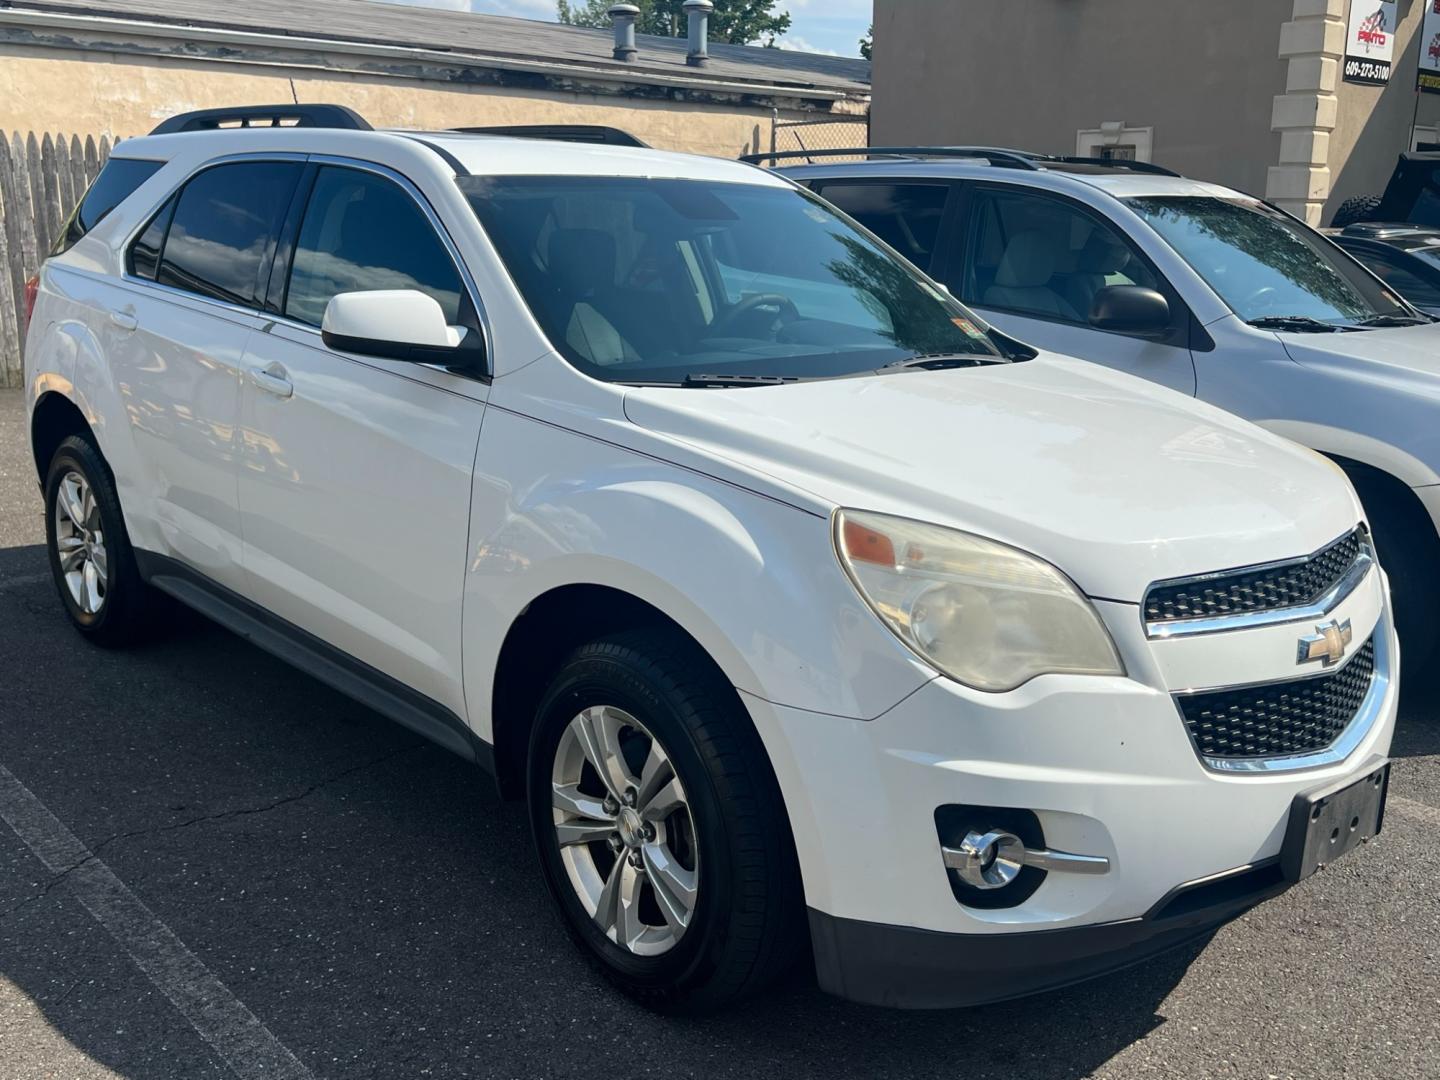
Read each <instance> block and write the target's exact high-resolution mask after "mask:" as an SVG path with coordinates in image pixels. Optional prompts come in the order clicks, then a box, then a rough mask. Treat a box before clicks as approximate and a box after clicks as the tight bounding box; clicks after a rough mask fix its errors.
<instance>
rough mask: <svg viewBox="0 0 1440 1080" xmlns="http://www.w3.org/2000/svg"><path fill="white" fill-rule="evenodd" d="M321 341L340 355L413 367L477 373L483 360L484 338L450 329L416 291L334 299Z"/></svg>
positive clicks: (382, 291) (437, 308)
mask: <svg viewBox="0 0 1440 1080" xmlns="http://www.w3.org/2000/svg"><path fill="white" fill-rule="evenodd" d="M320 336H321V338H322V339H323V340H324V342H325V344H326V345H327V346H328V347H329V348H332V349H335V350H337V351H339V352H351V353H359V354H360V355H362V356H383V357H385V358H386V359H388V360H404V361H406V362H408V363H412V364H443V365H446V366H451V367H478V366H479V364H480V361H481V359H482V358H483V356H484V345H483V344H482V343H481V341H480V335H479V334H477V333H476V332H475V331H473V330H469V329H467V328H465V327H463V326H450V325H447V324H446V322H445V312H444V311H442V310H441V308H440V305H439V304H438V303H437V302H436V301H435V298H434V297H431V296H426V295H425V294H424V293H422V292H420V291H418V290H416V289H379V290H375V291H372V292H348V293H339V294H337V295H335V296H332V297H331V298H330V302H329V303H328V304H326V305H325V318H324V319H323V320H322V321H321V323H320Z"/></svg>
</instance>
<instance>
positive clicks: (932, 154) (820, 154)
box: [740, 146, 1180, 176]
mask: <svg viewBox="0 0 1440 1080" xmlns="http://www.w3.org/2000/svg"><path fill="white" fill-rule="evenodd" d="M833 157H867V158H900V159H908V160H924V159H926V158H946V157H953V158H967V159H970V160H974V161H985V162H988V163H989V164H991V165H995V166H998V167H1000V168H1007V169H1031V170H1039V169H1043V168H1045V166H1046V165H1096V166H1101V167H1104V168H1110V169H1122V170H1125V171H1128V172H1138V173H1150V174H1153V175H1156V176H1179V175H1180V174H1179V173H1177V172H1172V171H1171V170H1170V169H1167V168H1165V167H1164V166H1163V165H1154V164H1152V163H1150V162H1148V161H1125V160H1114V161H1112V160H1111V159H1109V158H1094V157H1061V156H1056V155H1052V154H1032V153H1030V152H1029V151H1026V150H1007V149H1004V148H1001V147H995V146H853V147H849V148H840V149H824V150H777V151H771V152H770V153H763V154H746V155H744V156H743V157H741V159H740V160H741V161H747V162H749V163H750V164H752V165H761V164H763V163H765V162H767V161H794V160H800V159H803V160H805V161H813V160H814V159H815V158H833Z"/></svg>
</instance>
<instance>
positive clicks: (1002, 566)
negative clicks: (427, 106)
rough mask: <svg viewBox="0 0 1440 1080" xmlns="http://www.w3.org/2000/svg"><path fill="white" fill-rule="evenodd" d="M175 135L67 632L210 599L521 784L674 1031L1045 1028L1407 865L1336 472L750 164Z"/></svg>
mask: <svg viewBox="0 0 1440 1080" xmlns="http://www.w3.org/2000/svg"><path fill="white" fill-rule="evenodd" d="M291 115H295V116H296V117H297V118H298V120H299V121H300V125H299V126H290V127H285V126H274V127H264V128H261V127H258V126H255V127H242V128H238V129H222V130H208V131H206V130H194V129H203V128H207V127H209V128H214V127H215V126H216V125H217V124H223V123H224V122H225V121H226V120H227V119H232V118H234V117H240V118H244V119H246V120H249V121H250V122H251V123H256V122H263V121H265V120H266V119H269V120H275V121H280V120H282V119H284V118H285V117H288V116H291ZM162 131H163V132H165V133H162V134H159V135H156V136H154V137H147V138H138V139H134V140H128V141H126V142H125V143H123V144H121V146H120V148H119V150H118V152H117V155H116V156H115V157H114V158H112V160H111V162H110V164H109V165H108V166H107V168H106V170H105V172H104V173H103V174H102V176H101V178H100V179H99V180H98V181H97V182H96V184H95V187H94V189H93V190H92V192H91V193H90V194H89V195H88V196H87V197H86V199H85V202H84V203H83V204H82V206H81V208H80V210H79V212H78V214H77V216H76V219H75V221H74V222H73V223H72V226H71V228H70V229H68V230H67V234H66V238H65V239H64V240H63V241H62V243H61V245H60V247H61V250H59V251H58V252H57V254H55V255H54V256H53V257H52V258H51V259H50V260H49V261H48V262H47V263H46V265H45V268H44V270H43V272H42V274H41V277H40V281H39V283H38V295H37V297H36V301H35V305H34V309H33V315H32V318H31V322H30V328H29V337H28V342H27V349H26V385H27V388H28V401H29V406H30V416H31V423H32V431H33V439H34V451H35V459H36V462H37V465H38V468H39V472H40V477H41V480H42V483H43V486H44V490H45V507H46V510H45V512H46V520H47V525H48V528H49V538H50V557H51V560H52V564H53V566H54V570H55V577H56V581H57V584H58V589H59V593H60V597H61V599H62V601H63V602H64V605H65V607H66V610H67V611H68V612H69V615H70V618H71V620H72V621H73V622H74V624H75V625H76V627H78V628H79V630H80V631H81V632H82V633H83V634H85V635H86V636H87V637H89V638H91V639H92V640H94V641H96V642H98V643H101V644H107V645H108V644H121V643H124V642H127V641H130V640H133V639H134V638H135V637H137V636H138V635H140V634H142V633H144V632H146V631H148V630H149V629H150V628H152V627H153V626H154V625H155V623H156V621H157V620H158V621H160V622H163V613H164V610H165V604H164V601H166V600H167V598H168V599H178V600H180V601H182V602H184V603H186V604H188V605H190V606H192V607H194V608H197V609H199V610H200V611H202V612H204V613H205V614H207V615H209V616H211V617H213V618H214V619H216V620H217V621H219V622H221V623H222V624H224V625H226V626H228V627H230V628H232V629H233V630H235V631H236V632H238V633H239V634H241V635H242V636H244V637H246V638H247V639H249V640H251V641H253V642H254V643H255V644H257V645H259V646H261V647H262V648H265V649H268V650H271V651H273V652H275V653H277V654H279V655H280V656H282V657H284V658H286V659H287V660H290V661H292V662H293V663H295V664H296V665H298V666H299V667H301V668H303V669H304V670H306V671H308V672H311V673H312V674H314V675H315V676H316V677H318V678H320V679H322V680H324V681H326V682H328V683H330V684H331V685H333V686H335V687H337V688H338V689H340V690H342V691H344V692H346V693H348V694H351V695H353V696H354V697H356V698H358V699H359V700H360V701H362V702H364V703H366V704H367V705H370V706H372V707H373V708H375V709H376V710H378V711H379V712H381V713H384V714H386V715H389V716H391V717H393V718H395V719H396V720H398V721H400V722H401V723H404V724H407V725H409V726H410V727H412V728H414V729H415V730H417V731H419V732H421V733H422V734H424V735H426V736H428V737H430V738H432V739H434V740H435V741H436V742H438V743H440V744H441V745H443V746H446V747H448V748H449V749H451V750H453V751H455V752H456V753H458V754H460V755H462V756H464V757H466V758H469V759H472V760H474V761H476V762H478V763H479V764H481V765H483V766H485V767H487V768H489V769H491V770H493V772H494V773H495V774H496V776H497V777H498V779H499V782H500V785H501V788H502V790H503V791H505V792H507V793H513V794H515V795H523V796H524V797H525V798H527V799H528V803H529V811H530V817H531V821H532V823H533V826H534V833H535V840H536V844H537V848H538V850H539V854H540V859H541V864H542V866H543V868H544V874H545V878H546V881H547V882H548V884H549V888H550V890H551V892H552V893H553V895H554V899H555V901H556V903H557V905H558V907H559V909H560V911H561V913H562V914H563V916H564V919H565V921H566V923H567V924H568V926H569V929H570V930H571V932H572V933H573V935H574V936H575V938H576V939H577V940H578V941H579V942H580V943H581V945H582V946H583V947H584V949H585V950H587V951H588V953H589V954H590V955H592V956H593V957H594V958H595V959H596V960H597V961H598V963H599V964H600V966H601V967H602V969H603V970H604V971H605V972H606V973H607V974H608V975H609V976H610V977H611V978H612V979H614V980H615V981H616V982H617V983H619V984H620V985H621V986H622V987H624V988H625V989H626V990H627V991H629V992H630V993H633V994H635V995H637V996H638V997H640V998H642V999H644V1000H646V1001H649V1002H651V1003H652V1004H654V1005H656V1006H658V1007H669V1008H691V1009H698V1008H706V1007H713V1006H715V1005H717V1004H719V1003H722V1002H724V1001H726V1000H729V999H731V998H733V997H735V996H737V995H739V994H742V993H745V992H748V991H752V990H754V989H756V988H758V987H759V986H761V985H763V984H764V983H765V982H766V981H767V980H768V979H770V978H771V977H773V976H774V975H775V974H776V973H778V972H779V971H781V970H783V969H784V967H785V966H786V964H787V963H789V962H790V961H791V960H792V959H793V958H795V957H796V956H798V955H803V954H804V952H805V951H806V949H807V947H813V955H814V958H815V963H816V968H817V971H818V974H819V979H820V982H821V985H822V986H824V987H825V988H826V989H828V990H831V991H834V992H836V993H839V994H843V995H845V996H848V997H851V998H855V999H859V1000H863V1001H869V1002H878V1003H883V1004H890V1005H911V1006H913V1005H954V1004H964V1003H973V1002H979V1001H985V1000H993V999H997V998H1002V997H1006V996H1012V995H1016V994H1023V993H1027V992H1030V991H1033V990H1036V989H1040V988H1043V987H1047V986H1053V985H1057V984H1060V983H1065V982H1071V981H1074V980H1077V979H1081V978H1084V977H1086V976H1089V975H1093V974H1096V973H1098V972H1101V971H1105V970H1109V969H1112V968H1114V967H1117V966H1119V965H1121V964H1124V963H1127V962H1131V961H1133V960H1136V959H1138V958H1141V957H1144V956H1147V955H1149V954H1151V953H1153V952H1155V951H1157V950H1159V949H1162V948H1165V947H1167V946H1169V945H1172V944H1174V943H1176V942H1179V941H1183V940H1187V939H1189V938H1192V937H1195V936H1197V935H1199V934H1202V933H1204V932H1206V931H1207V930H1209V929H1210V928H1212V927H1214V926H1216V925H1218V924H1219V923H1221V922H1223V921H1225V920H1227V919H1229V918H1231V917H1233V916H1234V915H1236V914H1238V913H1239V912H1241V911H1243V910H1245V909H1246V908H1248V907H1250V906H1251V905H1253V904H1255V903H1257V902H1258V901H1260V900H1261V899H1263V898H1265V897H1267V896H1270V895H1273V894H1275V893H1277V892H1279V891H1280V890H1282V889H1283V888H1285V887H1286V886H1287V885H1288V884H1290V883H1293V882H1295V881H1298V880H1300V879H1301V878H1303V877H1304V876H1305V875H1307V874H1309V873H1311V872H1313V871H1314V870H1315V869H1316V868H1317V866H1319V865H1322V864H1324V863H1326V862H1328V861H1330V860H1331V859H1333V858H1335V857H1337V856H1339V855H1340V854H1343V853H1344V852H1346V851H1348V850H1349V849H1351V848H1352V847H1354V846H1356V845H1357V844H1358V843H1359V842H1360V841H1361V840H1362V839H1365V838H1367V837H1369V836H1371V835H1373V834H1374V833H1375V832H1376V831H1377V830H1378V828H1379V824H1380V817H1381V809H1382V806H1383V801H1384V795H1385V785H1386V778H1387V776H1388V767H1387V765H1386V754H1387V753H1388V750H1389V746H1390V739H1391V734H1392V731H1393V727H1394V717H1395V697H1396V691H1397V684H1396V681H1395V666H1396V662H1397V651H1396V642H1395V638H1394V635H1393V630H1392V626H1391V620H1390V617H1389V615H1388V600H1387V587H1386V582H1385V579H1384V577H1383V575H1382V573H1381V571H1380V569H1379V568H1378V566H1377V565H1376V563H1375V561H1374V559H1373V556H1372V554H1371V550H1370V542H1369V538H1368V534H1367V531H1366V525H1365V522H1364V519H1363V515H1362V512H1361V508H1360V506H1359V503H1358V502H1357V501H1356V499H1355V496H1354V493H1353V491H1352V489H1351V487H1350V485H1349V484H1347V483H1346V481H1345V479H1344V477H1343V475H1342V474H1341V473H1340V471H1339V470H1337V469H1336V468H1335V467H1334V466H1333V465H1332V464H1330V463H1329V462H1327V461H1325V460H1324V459H1322V458H1320V457H1319V456H1317V455H1315V454H1313V453H1312V452H1310V451H1309V450H1305V449H1303V448H1301V447H1299V446H1296V445H1295V444H1293V443H1290V442H1288V441H1285V440H1282V439H1280V438H1278V437H1276V436H1273V435H1270V434H1267V433H1265V432H1263V431H1260V430H1259V429H1257V428H1254V427H1251V426H1250V425H1249V424H1247V423H1245V422H1244V421H1242V420H1238V419H1236V418H1235V417H1233V416H1230V415H1228V414H1226V413H1223V412H1220V411H1219V410H1217V409H1213V408H1211V407H1209V406H1205V405H1200V404H1196V403H1194V402H1192V401H1190V400H1189V399H1188V398H1186V397H1185V396H1182V395H1180V394H1176V393H1173V392H1171V391H1168V390H1165V389H1162V388H1159V387H1155V386H1152V385H1150V384H1148V383H1145V382H1143V381H1141V380H1137V379H1133V378H1130V377H1129V376H1126V375H1122V374H1118V373H1115V372H1110V371H1106V370H1104V369H1102V368H1098V367H1095V366H1093V365H1090V364H1084V363H1080V362H1076V361H1073V360H1069V359H1066V358H1063V357H1057V356H1050V355H1037V354H1035V353H1034V352H1033V350H1027V349H1025V348H1023V347H1020V346H1018V345H1016V344H1015V343H1013V342H1011V341H1009V340H1008V339H1006V338H1003V337H1001V336H999V335H996V334H992V333H990V332H988V331H987V330H985V329H984V328H983V327H982V326H980V325H978V324H977V323H976V322H975V321H974V320H973V319H972V317H971V316H970V315H969V314H968V313H967V311H966V309H965V308H963V307H962V306H960V304H959V303H958V302H956V301H954V300H953V299H951V298H950V297H948V296H947V295H945V294H944V293H943V291H942V290H940V289H939V288H938V287H937V286H935V285H934V284H933V283H932V282H931V281H930V280H929V279H927V278H925V277H923V276H922V275H920V274H919V273H917V272H916V271H914V270H913V269H912V268H910V267H909V266H908V265H907V264H905V263H904V262H903V261H902V260H900V259H898V258H896V257H895V256H894V255H893V254H892V253H890V252H889V251H888V250H887V249H886V248H885V247H884V246H883V245H880V244H879V243H878V242H877V241H876V240H875V239H874V238H873V237H872V236H870V235H869V234H867V233H864V232H863V231H859V230H857V229H856V228H855V227H854V226H852V225H851V224H849V223H847V222H846V221H845V220H844V219H842V218H840V217H838V216H837V215H836V214H835V213H834V212H833V211H832V210H830V209H829V208H828V207H827V206H826V205H825V204H823V203H821V202H820V201H818V200H817V199H815V198H814V197H813V196H812V195H810V194H808V193H807V192H804V191H802V190H801V189H799V188H797V187H796V186H794V185H792V184H790V183H789V182H788V181H785V180H783V179H781V178H779V177H777V176H774V175H772V174H770V173H767V172H764V171H762V170H759V169H755V168H751V167H749V166H746V165H742V164H739V163H735V162H726V161H720V160H714V159H706V158H698V157H687V156H682V155H675V154H666V153H659V152H655V151H651V150H646V149H626V148H613V147H584V148H582V147H579V146H567V145H560V144H555V143H541V142H535V141H525V140H521V139H508V138H497V137H487V136H475V135H461V134H454V133H441V132H428V133H414V132H401V131H395V132H379V131H371V130H369V128H368V126H367V125H365V124H364V122H363V121H361V120H359V119H358V118H357V117H354V116H353V114H349V113H346V112H345V111H344V110H340V109H335V108H329V109H321V108H316V107H307V108H290V107H286V108H283V109H277V110H263V109H252V110H244V111H239V112H236V113H234V114H233V116H230V115H225V116H219V117H217V116H214V115H207V114H201V115H187V116H184V117H179V118H176V119H175V120H173V121H169V122H167V123H166V124H165V125H162ZM176 132H178V133H176Z"/></svg>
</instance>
